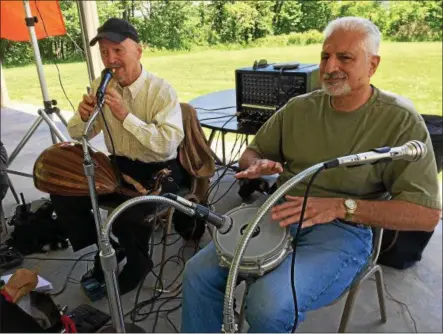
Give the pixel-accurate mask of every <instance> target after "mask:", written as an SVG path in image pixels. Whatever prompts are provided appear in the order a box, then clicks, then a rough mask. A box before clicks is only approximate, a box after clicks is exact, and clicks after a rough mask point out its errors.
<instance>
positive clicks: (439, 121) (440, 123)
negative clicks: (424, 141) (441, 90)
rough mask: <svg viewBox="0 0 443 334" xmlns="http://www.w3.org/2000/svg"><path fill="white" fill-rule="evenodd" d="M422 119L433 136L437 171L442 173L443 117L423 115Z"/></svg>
mask: <svg viewBox="0 0 443 334" xmlns="http://www.w3.org/2000/svg"><path fill="white" fill-rule="evenodd" d="M422 117H423V119H424V121H425V124H426V127H427V129H428V131H429V134H430V135H431V141H432V146H433V148H434V155H435V162H436V163H437V171H438V172H439V173H440V172H441V171H442V165H443V117H442V116H438V115H422Z"/></svg>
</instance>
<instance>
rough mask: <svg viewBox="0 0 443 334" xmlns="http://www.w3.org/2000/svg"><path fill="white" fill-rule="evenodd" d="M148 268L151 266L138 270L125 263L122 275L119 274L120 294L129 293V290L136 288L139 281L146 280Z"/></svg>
mask: <svg viewBox="0 0 443 334" xmlns="http://www.w3.org/2000/svg"><path fill="white" fill-rule="evenodd" d="M148 269H149V268H146V270H145V271H143V270H140V267H139V268H137V270H133V269H132V268H131V267H129V266H128V265H125V266H124V267H123V270H122V272H121V273H120V275H118V289H119V292H120V295H124V294H127V293H128V292H130V291H132V290H134V289H135V288H136V287H137V286H138V285H139V283H140V282H141V281H142V280H144V278H145V277H146V275H147V273H148V272H149V270H148Z"/></svg>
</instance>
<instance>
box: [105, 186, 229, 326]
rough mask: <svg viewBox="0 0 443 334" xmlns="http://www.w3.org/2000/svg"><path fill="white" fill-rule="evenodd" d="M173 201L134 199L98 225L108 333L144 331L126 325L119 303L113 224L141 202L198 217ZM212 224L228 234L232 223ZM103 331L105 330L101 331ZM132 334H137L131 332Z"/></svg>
mask: <svg viewBox="0 0 443 334" xmlns="http://www.w3.org/2000/svg"><path fill="white" fill-rule="evenodd" d="M168 195H169V194H165V195H164V196H168ZM172 197H173V198H174V200H173V199H170V198H167V197H163V196H155V195H147V196H140V197H135V198H131V199H129V200H127V201H125V202H123V203H122V204H120V205H119V206H118V207H117V208H115V209H114V211H112V213H111V214H110V215H109V217H108V218H107V219H106V222H105V223H104V225H99V224H97V228H100V231H99V232H100V234H99V239H100V260H101V264H102V267H103V271H104V274H105V282H106V289H107V292H108V300H109V308H110V312H111V318H112V324H113V327H111V328H109V331H108V330H106V332H119V333H124V332H125V329H126V330H128V331H129V330H135V329H139V330H140V331H138V332H143V333H144V330H143V329H141V328H140V327H138V326H137V325H135V324H128V323H125V322H124V317H123V311H122V306H121V301H120V294H119V291H118V284H117V279H116V274H115V273H116V270H117V256H116V253H115V250H114V248H113V247H112V245H111V243H110V239H109V235H110V233H111V227H112V224H113V223H114V221H115V220H116V219H117V217H118V216H120V215H121V214H122V213H123V212H124V211H125V210H127V209H129V208H130V207H132V206H134V205H137V204H140V203H149V202H151V203H163V204H168V205H170V206H173V207H174V208H175V209H178V210H180V211H181V212H183V213H184V214H187V215H188V216H194V215H196V213H197V214H198V212H197V211H198V209H197V208H195V207H193V203H192V202H190V201H187V200H186V199H184V198H183V197H180V196H176V195H172ZM209 222H210V223H211V224H213V225H214V226H215V227H216V228H217V229H218V230H219V231H220V233H222V234H223V233H226V232H228V231H229V229H230V227H231V225H232V221H226V222H223V223H221V222H217V221H209ZM101 332H104V331H101ZM132 333H136V332H135V331H132Z"/></svg>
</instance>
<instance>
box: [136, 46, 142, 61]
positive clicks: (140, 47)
mask: <svg viewBox="0 0 443 334" xmlns="http://www.w3.org/2000/svg"><path fill="white" fill-rule="evenodd" d="M142 55H143V47H142V46H141V44H140V43H139V44H137V56H138V59H139V60H140V59H141V58H142Z"/></svg>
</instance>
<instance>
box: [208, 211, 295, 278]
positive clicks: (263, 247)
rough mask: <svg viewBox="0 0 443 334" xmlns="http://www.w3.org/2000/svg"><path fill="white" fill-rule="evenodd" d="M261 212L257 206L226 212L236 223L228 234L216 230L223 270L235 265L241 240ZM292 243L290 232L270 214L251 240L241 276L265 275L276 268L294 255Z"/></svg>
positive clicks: (243, 258) (264, 217)
mask: <svg viewBox="0 0 443 334" xmlns="http://www.w3.org/2000/svg"><path fill="white" fill-rule="evenodd" d="M258 209H259V207H257V206H256V205H241V206H240V207H238V208H235V209H233V210H231V211H229V212H227V213H226V215H228V216H229V217H231V218H232V219H233V222H234V223H233V226H232V228H231V230H230V231H229V232H228V233H227V234H220V233H218V232H217V231H214V244H215V246H216V249H217V254H218V257H219V264H220V266H221V267H226V268H229V267H230V266H231V263H232V259H233V257H234V252H235V249H236V247H237V245H238V243H239V240H240V238H241V237H242V235H243V234H244V233H245V230H246V228H247V226H248V223H249V222H251V220H252V219H253V217H254V216H255V214H256V213H257V211H258ZM291 241H292V237H291V235H290V233H289V229H288V228H282V227H280V225H279V224H278V222H277V221H274V220H272V218H271V212H270V211H268V212H267V213H266V214H265V215H264V216H263V218H262V219H261V221H260V223H259V224H258V225H257V226H256V230H255V231H254V233H253V234H252V237H251V238H250V239H249V243H248V245H247V247H246V251H245V253H244V255H243V257H242V259H241V261H240V268H239V269H240V270H239V273H240V274H243V275H252V276H262V275H264V274H265V273H267V272H269V271H271V270H273V269H275V268H276V267H277V266H278V265H279V264H280V263H281V262H282V261H283V260H284V259H285V258H286V256H287V255H288V254H289V253H290V252H291V250H292V248H291Z"/></svg>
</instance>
